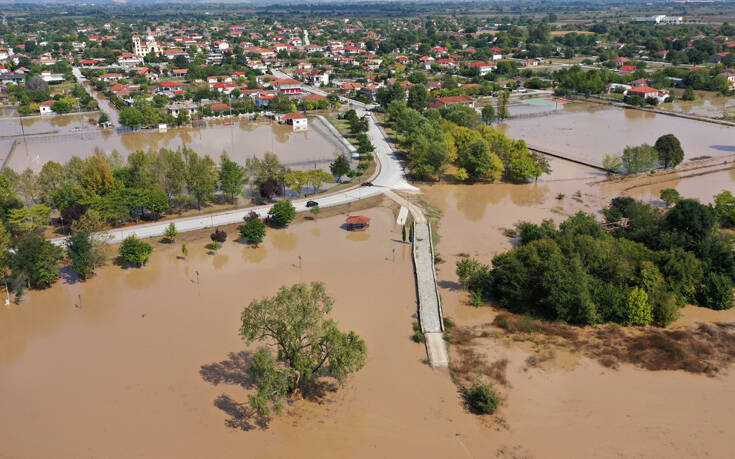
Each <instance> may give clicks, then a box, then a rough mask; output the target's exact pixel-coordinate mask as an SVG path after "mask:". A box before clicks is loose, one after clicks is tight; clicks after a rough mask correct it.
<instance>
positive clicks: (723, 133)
mask: <svg viewBox="0 0 735 459" xmlns="http://www.w3.org/2000/svg"><path fill="white" fill-rule="evenodd" d="M498 128H499V129H500V130H501V131H503V132H504V133H505V134H507V135H508V136H510V137H512V138H517V139H524V140H525V141H526V142H527V143H528V144H529V145H534V146H537V147H540V148H546V149H549V150H550V151H555V152H562V153H564V154H567V155H569V157H570V158H574V159H580V160H584V161H586V162H589V163H592V164H602V160H603V159H604V157H605V155H607V154H611V155H619V154H622V152H623V149H624V148H625V146H627V145H640V144H642V143H648V144H650V145H653V144H654V143H655V142H656V139H657V138H658V137H660V136H662V135H664V134H671V133H673V134H675V135H676V136H677V137H678V138H679V140H680V141H681V145H682V147H683V149H684V152H685V160H687V159H692V158H695V157H700V156H711V157H721V156H727V155H731V154H733V153H735V128H733V127H728V126H722V125H717V124H712V123H705V122H701V121H694V120H688V119H683V118H676V117H673V116H666V115H658V114H655V113H648V112H643V111H640V110H626V109H621V108H615V107H608V106H604V105H598V104H580V103H574V104H568V105H567V106H564V107H563V109H559V110H556V111H555V113H553V114H551V115H548V116H543V117H531V118H518V119H510V120H507V121H506V122H505V123H500V124H498Z"/></svg>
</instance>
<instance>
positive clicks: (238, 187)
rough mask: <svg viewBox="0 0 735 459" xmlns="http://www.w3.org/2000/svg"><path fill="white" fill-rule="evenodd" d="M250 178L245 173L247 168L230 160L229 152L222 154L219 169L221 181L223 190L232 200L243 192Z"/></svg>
mask: <svg viewBox="0 0 735 459" xmlns="http://www.w3.org/2000/svg"><path fill="white" fill-rule="evenodd" d="M247 181H248V178H247V177H246V175H245V168H244V167H242V166H240V165H239V164H237V163H236V162H235V161H232V160H230V158H229V156H227V154H222V158H221V160H220V169H219V183H220V188H221V189H222V191H223V192H224V193H225V195H227V197H228V199H229V200H230V202H233V201H234V200H235V196H237V195H239V194H240V193H242V189H243V187H244V186H245V184H246V183H247Z"/></svg>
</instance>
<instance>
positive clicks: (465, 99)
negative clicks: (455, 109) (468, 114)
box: [426, 96, 473, 108]
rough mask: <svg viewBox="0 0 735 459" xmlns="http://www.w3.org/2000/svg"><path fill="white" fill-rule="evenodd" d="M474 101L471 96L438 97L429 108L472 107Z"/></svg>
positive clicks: (428, 105)
mask: <svg viewBox="0 0 735 459" xmlns="http://www.w3.org/2000/svg"><path fill="white" fill-rule="evenodd" d="M472 102H473V99H472V97H470V96H449V97H437V98H436V99H434V100H432V101H431V102H429V103H428V104H427V105H426V107H427V108H442V107H446V106H448V105H455V104H465V105H472Z"/></svg>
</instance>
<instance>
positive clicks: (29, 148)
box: [0, 115, 339, 171]
mask: <svg viewBox="0 0 735 459" xmlns="http://www.w3.org/2000/svg"><path fill="white" fill-rule="evenodd" d="M92 116H94V115H92ZM95 119H96V116H95ZM84 120H85V118H84V115H82V116H77V117H74V116H63V117H48V118H40V117H39V118H33V119H27V120H26V119H24V120H23V126H24V129H25V132H26V133H29V132H34V133H40V132H48V131H59V132H60V133H62V134H63V135H39V136H27V137H25V138H24V140H22V141H21V143H20V144H19V145H18V146H17V147H16V149H15V152H14V154H13V156H12V158H11V159H10V161H9V162H8V166H9V167H11V168H13V169H15V170H16V171H21V170H23V169H25V168H27V167H30V168H31V169H34V170H40V168H41V167H42V166H43V164H44V163H45V162H47V161H50V160H54V161H57V162H61V163H63V162H65V161H68V160H69V158H71V157H72V156H74V155H77V156H80V157H86V156H91V155H92V154H94V152H95V150H96V149H101V150H103V151H105V152H107V153H110V152H112V151H113V150H117V151H118V152H119V153H120V154H122V155H123V156H127V155H128V154H129V153H131V152H133V151H136V150H149V149H159V148H170V149H176V148H178V147H181V146H183V145H186V146H188V147H190V148H192V149H194V150H195V151H197V152H198V153H200V154H209V155H210V156H212V158H214V159H217V158H219V156H220V154H222V152H223V151H226V152H227V153H228V154H229V155H230V157H231V158H232V159H233V160H235V161H238V162H240V163H242V162H244V161H245V159H246V158H249V157H252V156H262V155H263V154H264V153H266V152H269V151H273V152H275V153H276V154H277V155H278V156H279V157H280V159H281V162H283V163H284V164H286V165H291V167H294V168H304V169H307V168H313V167H315V164H316V167H324V166H325V164H326V163H327V162H331V161H333V160H334V158H335V151H338V148H339V147H338V146H337V145H336V144H335V143H334V140H333V139H331V138H329V137H328V136H327V135H325V134H323V133H322V132H320V131H319V130H318V129H315V128H314V127H313V126H310V127H309V130H308V131H304V132H294V131H293V130H292V128H291V126H285V125H277V124H274V125H271V124H269V123H267V122H257V123H256V122H247V121H241V122H238V121H235V122H234V123H233V124H231V125H224V124H219V125H212V126H209V127H201V128H176V129H169V130H168V131H166V132H159V131H158V129H144V130H140V131H137V132H126V133H122V134H121V133H118V132H116V131H113V130H100V129H97V128H96V127H94V126H90V125H89V123H88V122H87V123H85V121H84ZM2 123H8V127H7V132H8V133H9V134H2V135H14V134H16V135H17V134H19V133H20V125H19V123H18V121H11V120H6V121H0V132H6V126H4V125H2ZM13 123H15V124H13ZM74 128H78V129H74ZM71 129H74V130H75V131H78V132H73V131H71ZM16 131H17V132H16ZM13 140H14V138H11V137H8V138H5V139H2V138H0V155H2V157H4V156H5V155H6V154H7V152H8V151H9V150H10V147H11V142H12V141H13Z"/></svg>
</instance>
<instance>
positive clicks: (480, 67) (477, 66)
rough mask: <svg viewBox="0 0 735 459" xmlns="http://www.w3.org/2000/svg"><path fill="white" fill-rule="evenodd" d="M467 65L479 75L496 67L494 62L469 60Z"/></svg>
mask: <svg viewBox="0 0 735 459" xmlns="http://www.w3.org/2000/svg"><path fill="white" fill-rule="evenodd" d="M467 67H469V68H471V69H473V70H475V71H477V74H478V75H480V76H485V75H487V74H488V73H490V72H492V71H493V70H494V69H496V68H497V66H496V65H495V62H471V63H470V64H469V65H468V66H467Z"/></svg>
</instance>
